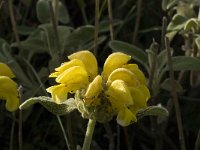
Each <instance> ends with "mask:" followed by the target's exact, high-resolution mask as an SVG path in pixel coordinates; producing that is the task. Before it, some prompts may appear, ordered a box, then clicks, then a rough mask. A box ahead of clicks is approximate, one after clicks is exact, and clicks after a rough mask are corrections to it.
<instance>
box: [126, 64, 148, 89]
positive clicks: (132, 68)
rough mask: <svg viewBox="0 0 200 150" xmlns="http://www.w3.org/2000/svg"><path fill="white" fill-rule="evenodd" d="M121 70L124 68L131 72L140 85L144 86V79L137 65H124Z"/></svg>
mask: <svg viewBox="0 0 200 150" xmlns="http://www.w3.org/2000/svg"><path fill="white" fill-rule="evenodd" d="M123 68H126V69H128V70H130V71H131V72H133V73H134V74H135V76H136V77H137V79H138V80H139V81H140V83H141V84H144V85H146V79H145V76H144V74H143V73H142V71H141V70H140V69H139V68H138V65H136V64H126V65H124V66H123Z"/></svg>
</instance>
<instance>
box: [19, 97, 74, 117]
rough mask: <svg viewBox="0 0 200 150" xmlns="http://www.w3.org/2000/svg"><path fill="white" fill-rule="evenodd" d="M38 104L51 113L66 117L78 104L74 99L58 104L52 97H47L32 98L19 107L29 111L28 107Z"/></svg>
mask: <svg viewBox="0 0 200 150" xmlns="http://www.w3.org/2000/svg"><path fill="white" fill-rule="evenodd" d="M36 103H39V104H41V105H42V106H43V107H45V108H46V109H47V110H48V111H50V112H51V113H53V114H55V115H65V114H68V113H70V112H72V111H73V110H75V109H76V104H75V101H74V99H73V98H70V99H68V100H66V101H65V102H63V103H61V104H57V103H55V102H54V101H53V100H52V99H51V98H50V97H46V96H40V97H33V98H30V99H28V100H26V101H25V102H24V103H22V104H21V105H20V106H19V108H20V109H27V108H28V107H30V106H31V105H34V104H36Z"/></svg>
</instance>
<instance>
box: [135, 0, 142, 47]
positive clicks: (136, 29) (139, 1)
mask: <svg viewBox="0 0 200 150" xmlns="http://www.w3.org/2000/svg"><path fill="white" fill-rule="evenodd" d="M141 8H142V0H137V12H136V21H135V29H134V33H133V43H135V40H136V37H137V34H138V30H139V26H140V19H141Z"/></svg>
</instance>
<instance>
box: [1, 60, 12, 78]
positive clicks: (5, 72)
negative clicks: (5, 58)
mask: <svg viewBox="0 0 200 150" xmlns="http://www.w3.org/2000/svg"><path fill="white" fill-rule="evenodd" d="M0 76H7V77H9V78H14V77H15V75H14V74H13V72H12V70H11V69H10V68H9V67H8V66H7V65H6V64H4V63H1V62H0Z"/></svg>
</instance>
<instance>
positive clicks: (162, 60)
mask: <svg viewBox="0 0 200 150" xmlns="http://www.w3.org/2000/svg"><path fill="white" fill-rule="evenodd" d="M166 63H167V50H163V51H161V52H160V53H159V55H158V60H157V66H158V69H159V70H161V69H162V68H163V67H164V66H165V65H166Z"/></svg>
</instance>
